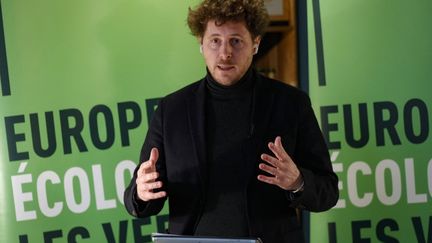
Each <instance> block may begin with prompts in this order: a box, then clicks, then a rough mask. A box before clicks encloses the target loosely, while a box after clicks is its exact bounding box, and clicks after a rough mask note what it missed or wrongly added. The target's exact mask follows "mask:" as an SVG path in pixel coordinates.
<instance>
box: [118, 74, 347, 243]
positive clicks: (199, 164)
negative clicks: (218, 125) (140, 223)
mask: <svg viewBox="0 0 432 243" xmlns="http://www.w3.org/2000/svg"><path fill="white" fill-rule="evenodd" d="M254 78H255V81H256V82H255V86H254V94H253V95H254V99H253V100H254V101H253V104H254V105H253V108H252V109H253V119H252V121H251V124H245V125H247V126H251V128H252V130H251V134H250V138H249V139H248V141H247V142H246V143H245V144H244V150H245V151H246V155H247V156H246V157H247V158H246V159H247V161H248V164H249V166H247V167H246V168H245V170H247V173H248V175H250V176H249V182H248V187H247V190H246V191H245V193H244V196H245V197H246V202H247V217H248V223H249V231H250V235H251V236H254V237H259V238H261V239H262V240H263V241H264V242H265V243H269V242H303V233H302V229H301V225H300V224H299V222H298V220H297V217H296V211H295V208H300V209H306V210H309V211H313V212H319V211H325V210H328V209H330V208H331V207H333V206H334V205H335V204H336V201H337V199H338V195H339V192H338V187H337V183H338V178H337V176H336V174H335V173H334V172H333V170H332V166H331V163H330V159H329V154H328V149H327V147H326V145H325V142H324V140H323V137H322V134H321V131H320V129H319V127H318V123H317V121H316V118H315V115H314V113H313V110H312V107H311V104H310V100H309V98H308V96H307V95H306V94H305V93H303V92H302V91H300V90H298V89H296V88H294V87H291V86H288V85H285V84H283V83H281V82H278V81H275V80H272V79H268V78H265V77H263V76H261V75H259V74H257V73H255V74H254ZM205 86H206V85H205V79H202V80H200V81H198V82H195V83H193V84H191V85H189V86H186V87H185V88H183V89H181V90H179V91H177V92H174V93H172V94H170V95H168V96H166V97H165V98H163V99H162V100H161V101H160V103H159V106H158V108H157V109H156V111H155V113H154V115H153V118H152V121H151V124H150V127H149V129H148V132H147V136H146V139H145V142H144V145H143V147H142V150H141V157H140V161H146V160H148V158H149V157H150V150H151V148H153V147H156V148H158V149H159V154H160V155H159V161H158V162H157V170H158V172H159V173H160V177H161V180H162V181H163V183H164V188H163V190H166V192H167V194H168V197H169V209H170V214H169V232H170V233H173V234H182V235H193V234H194V231H195V227H196V225H197V222H198V220H199V217H200V215H201V213H202V210H203V208H204V205H205V200H206V199H205V195H206V193H205V190H206V151H205V148H206V146H205V141H206V139H205V114H206V113H205V97H206V87H205ZM278 135H279V136H281V137H282V144H283V145H284V148H285V150H286V151H287V152H288V154H289V155H290V156H291V157H292V159H293V160H294V162H295V163H296V164H297V166H298V167H299V169H300V171H301V173H302V175H303V178H304V182H305V184H304V191H303V192H302V193H300V195H293V194H292V193H291V192H288V191H285V190H282V189H281V188H279V187H277V186H273V185H268V184H266V183H263V182H260V181H258V180H257V179H256V177H257V175H258V173H259V169H258V164H259V163H260V162H261V159H260V155H261V154H262V153H264V152H265V153H269V154H271V152H270V151H269V149H268V148H267V143H268V142H270V141H274V139H275V137H276V136H278ZM137 168H138V167H137ZM135 180H136V171H135V173H134V176H133V178H132V180H131V183H130V185H129V186H128V188H127V189H126V191H125V194H124V202H125V206H126V209H127V210H128V212H129V213H130V214H131V215H133V216H136V217H148V216H151V215H155V214H157V213H159V212H160V210H161V209H162V207H163V204H164V202H165V199H166V198H164V199H158V200H154V201H151V202H148V203H145V202H143V201H140V200H138V199H137V198H136V183H135Z"/></svg>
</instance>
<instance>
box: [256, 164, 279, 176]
mask: <svg viewBox="0 0 432 243" xmlns="http://www.w3.org/2000/svg"><path fill="white" fill-rule="evenodd" d="M258 167H259V168H260V169H261V170H263V171H265V172H267V173H269V174H270V175H274V176H276V174H277V168H275V167H273V166H269V165H266V164H264V163H261V164H259V166H258Z"/></svg>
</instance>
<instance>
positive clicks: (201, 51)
mask: <svg viewBox="0 0 432 243" xmlns="http://www.w3.org/2000/svg"><path fill="white" fill-rule="evenodd" d="M197 40H198V43H199V45H200V47H199V51H200V53H201V54H202V53H203V40H202V37H197Z"/></svg>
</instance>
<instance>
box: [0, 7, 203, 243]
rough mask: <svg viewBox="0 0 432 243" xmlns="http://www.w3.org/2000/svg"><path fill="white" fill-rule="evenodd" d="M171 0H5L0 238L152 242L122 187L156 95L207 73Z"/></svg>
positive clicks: (152, 228) (155, 225) (153, 224)
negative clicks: (128, 208) (125, 200)
mask: <svg viewBox="0 0 432 243" xmlns="http://www.w3.org/2000/svg"><path fill="white" fill-rule="evenodd" d="M197 2H198V1H196V0H190V1H170V0H162V1H161V0H145V1H137V0H129V1H104V2H98V1H53V0H41V1H12V0H1V5H0V6H1V20H2V22H1V29H0V58H1V59H0V60H1V63H0V65H1V67H0V74H1V86H0V242H20V243H25V242H56V243H57V242H148V241H150V236H149V234H150V233H152V232H156V231H163V230H164V228H165V227H166V222H167V214H168V211H167V210H166V209H165V210H164V212H163V213H161V214H160V215H159V216H157V217H151V218H147V219H140V220H138V219H133V218H132V217H130V216H129V215H128V214H127V213H126V211H125V209H124V206H123V199H122V197H123V190H124V188H125V186H127V183H128V182H129V181H130V178H131V174H132V172H133V169H134V167H135V166H136V164H137V163H138V158H139V151H140V148H141V145H142V142H143V140H144V136H145V132H146V131H147V126H148V118H149V116H150V115H151V113H152V111H153V110H154V106H155V105H156V102H157V99H158V97H161V96H163V95H165V94H167V93H169V92H172V91H174V90H176V89H178V88H180V87H182V86H184V85H186V84H188V83H190V82H192V81H195V80H198V79H199V78H201V77H202V76H203V75H204V74H205V65H204V62H203V61H202V58H201V56H200V54H199V49H198V43H197V41H196V40H195V38H194V37H193V36H191V35H190V34H189V30H188V28H187V25H186V16H187V11H188V7H189V6H193V5H195V4H196V3H197Z"/></svg>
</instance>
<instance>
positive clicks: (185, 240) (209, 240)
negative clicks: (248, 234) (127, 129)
mask: <svg viewBox="0 0 432 243" xmlns="http://www.w3.org/2000/svg"><path fill="white" fill-rule="evenodd" d="M152 240H153V242H155V243H262V241H261V240H260V239H253V238H218V237H201V236H184V235H172V234H161V233H153V234H152Z"/></svg>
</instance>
